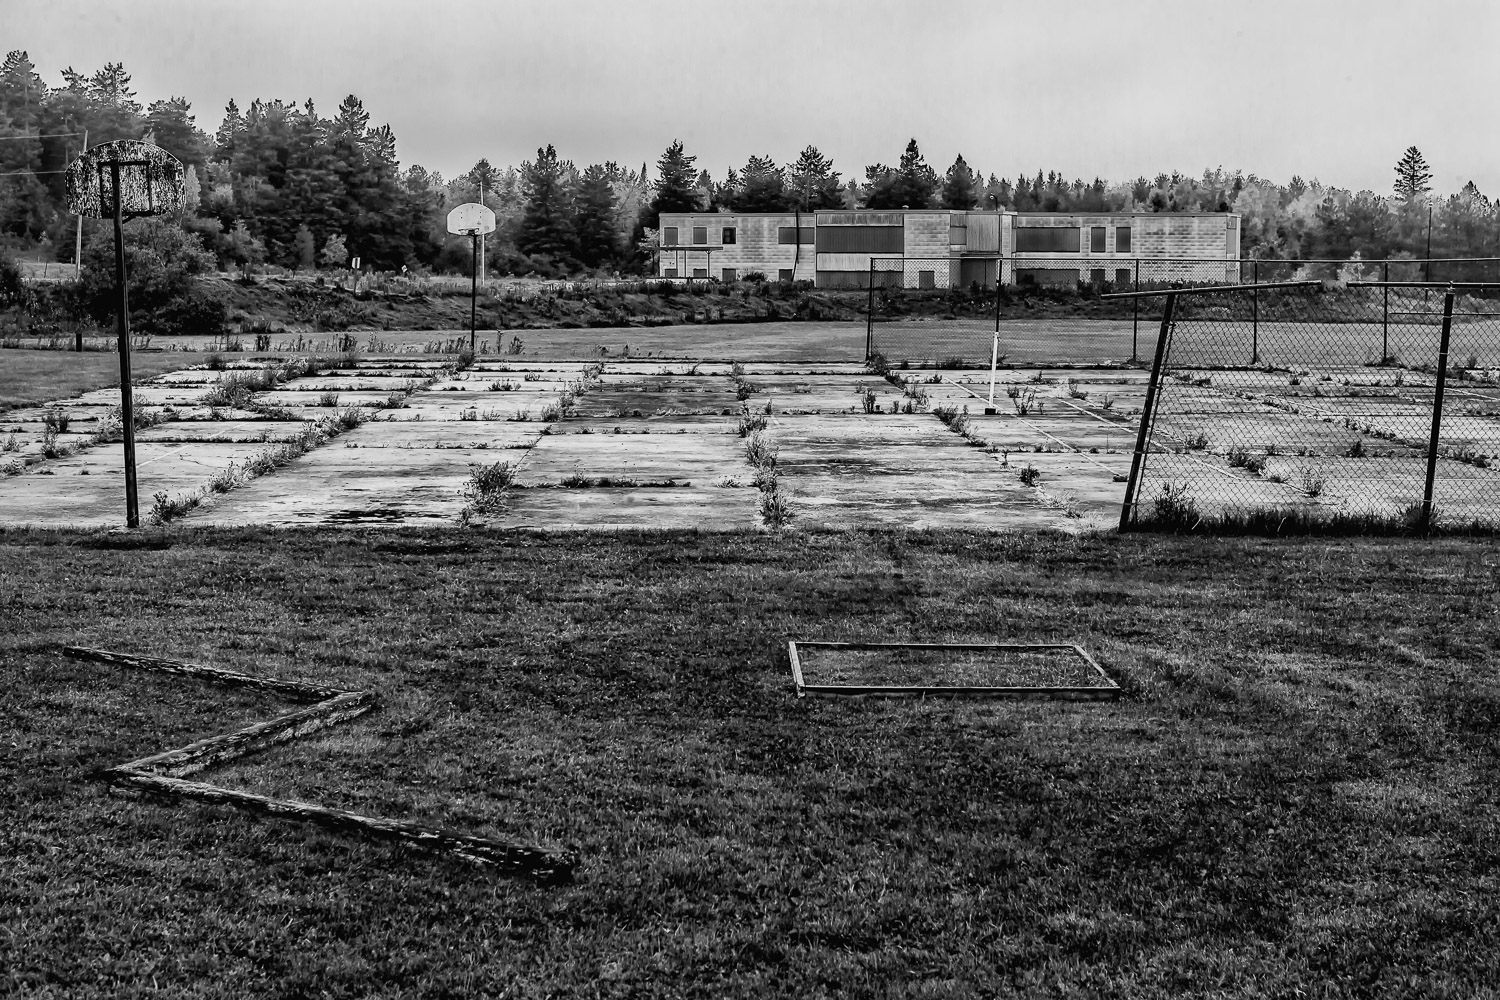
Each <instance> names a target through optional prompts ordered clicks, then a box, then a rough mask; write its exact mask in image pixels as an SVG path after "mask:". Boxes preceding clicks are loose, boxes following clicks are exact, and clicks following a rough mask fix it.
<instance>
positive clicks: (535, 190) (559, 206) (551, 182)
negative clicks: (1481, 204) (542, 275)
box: [516, 143, 573, 266]
mask: <svg viewBox="0 0 1500 1000" xmlns="http://www.w3.org/2000/svg"><path fill="white" fill-rule="evenodd" d="M563 178H564V169H563V164H561V163H559V162H558V159H557V150H556V149H554V148H553V146H552V144H551V143H548V144H547V146H546V147H545V148H543V149H538V150H537V151H536V160H535V161H534V162H530V163H523V164H521V188H522V191H523V192H524V193H525V196H526V208H525V210H524V211H523V212H522V214H521V228H520V232H519V233H518V234H517V237H516V247H517V249H519V250H520V251H521V252H522V253H524V254H527V255H530V256H533V257H541V256H545V257H550V258H551V259H552V260H554V261H557V262H559V263H561V264H563V265H564V266H566V264H567V263H569V262H571V260H572V257H573V254H572V250H573V241H572V234H571V233H570V232H569V227H568V225H567V222H566V218H567V215H568V192H567V190H566V189H565V187H564V179H563Z"/></svg>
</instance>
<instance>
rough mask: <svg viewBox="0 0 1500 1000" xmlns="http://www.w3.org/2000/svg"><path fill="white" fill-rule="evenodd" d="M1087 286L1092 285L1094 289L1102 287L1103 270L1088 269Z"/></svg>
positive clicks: (1100, 268)
mask: <svg viewBox="0 0 1500 1000" xmlns="http://www.w3.org/2000/svg"><path fill="white" fill-rule="evenodd" d="M1089 284H1091V285H1093V286H1094V287H1095V288H1103V287H1104V268H1102V267H1096V268H1092V269H1090V271H1089Z"/></svg>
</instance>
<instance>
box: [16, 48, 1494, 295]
mask: <svg viewBox="0 0 1500 1000" xmlns="http://www.w3.org/2000/svg"><path fill="white" fill-rule="evenodd" d="M61 76H62V85H61V86H56V87H52V86H48V85H47V84H46V83H45V81H43V79H42V78H41V76H40V74H39V73H38V72H37V70H36V68H35V66H33V65H32V63H31V61H30V59H29V58H28V56H27V54H26V53H25V52H24V51H20V50H16V51H12V52H10V53H9V54H8V55H7V56H6V58H5V61H4V64H3V66H0V239H4V240H5V241H7V242H8V243H10V244H11V245H13V246H30V247H34V246H37V245H39V244H40V245H44V246H50V247H51V248H52V249H53V251H54V253H55V255H56V256H57V258H58V259H71V255H72V238H71V236H72V229H73V225H74V222H73V218H72V216H70V215H69V213H68V211H67V207H66V204H65V199H64V191H63V175H62V171H63V169H64V168H65V167H66V166H67V164H68V163H69V162H70V161H71V160H72V159H73V158H74V157H76V156H77V155H78V152H79V150H80V148H81V140H82V135H81V133H82V132H84V131H85V130H87V133H88V142H89V143H90V145H93V144H97V143H99V142H104V141H109V140H112V139H124V138H145V139H149V140H150V141H153V142H155V143H157V144H158V145H160V146H162V147H163V148H165V149H166V150H168V151H169V152H171V153H172V154H173V155H174V156H176V157H177V158H178V159H179V160H181V161H182V162H183V164H184V165H185V166H186V167H187V170H188V203H189V204H188V207H187V210H186V211H185V212H184V213H183V214H182V216H181V217H180V218H179V219H177V220H176V224H177V225H179V226H180V227H181V228H182V229H183V230H184V231H185V232H186V233H187V234H188V236H189V238H190V241H192V242H194V243H195V245H197V246H199V247H201V248H202V250H203V251H204V252H205V253H206V254H208V255H209V258H210V259H212V260H213V261H214V262H215V263H216V264H217V266H218V267H220V268H224V269H227V268H235V267H239V268H246V269H249V268H252V267H254V266H256V265H259V264H263V263H271V264H276V265H279V266H282V267H287V268H297V269H313V268H318V267H340V266H345V265H347V264H348V263H349V262H350V261H351V259H352V258H355V257H358V258H359V259H360V260H361V262H362V263H363V264H364V265H366V266H369V267H373V268H378V269H382V270H399V269H401V268H403V267H405V268H408V269H411V270H435V271H467V270H468V268H469V266H470V263H471V251H470V248H469V244H468V242H467V241H465V240H461V239H456V238H451V237H449V236H448V234H447V232H446V223H445V220H446V216H447V213H448V211H449V210H450V209H451V208H453V207H454V206H456V205H458V204H462V203H464V202H473V201H482V202H483V203H484V204H486V205H488V206H489V207H490V208H492V209H493V210H494V211H495V214H496V218H497V231H496V233H495V234H494V235H493V236H492V237H490V238H489V240H488V241H487V246H486V252H487V264H488V266H489V267H490V268H491V269H492V272H493V273H496V274H504V273H514V274H540V275H544V276H563V275H576V274H590V273H592V274H601V273H611V272H616V271H618V272H625V273H631V272H639V271H643V270H646V269H647V268H649V266H650V264H651V254H652V251H653V249H654V237H655V233H656V230H657V229H658V228H659V224H660V223H659V219H660V215H661V213H663V212H718V211H732V212H779V211H808V212H811V211H817V210H819V209H829V208H869V209H892V208H939V207H940V208H950V209H973V208H980V209H1014V210H1017V211H1023V212H1026V211H1040V212H1086V213H1118V212H1138V211H1145V212H1186V211H1193V212H1230V211H1232V212H1237V213H1239V214H1240V215H1241V216H1242V224H1241V233H1242V247H1241V249H1242V253H1243V255H1244V256H1246V257H1251V256H1255V257H1263V258H1281V259H1320V258H1331V259H1339V260H1343V259H1348V258H1350V257H1353V256H1356V255H1357V256H1359V257H1361V258H1364V259H1390V258H1400V257H1422V256H1427V255H1428V253H1429V248H1430V253H1431V255H1433V256H1454V257H1466V256H1500V207H1497V204H1496V203H1495V202H1492V201H1491V200H1490V199H1489V198H1487V197H1486V196H1485V195H1483V194H1482V193H1481V192H1480V191H1479V190H1478V189H1477V188H1476V187H1475V185H1474V184H1473V183H1472V182H1471V183H1469V184H1468V185H1466V186H1465V187H1464V188H1463V190H1461V191H1459V192H1458V193H1456V194H1452V195H1449V196H1447V197H1437V196H1433V194H1432V192H1431V186H1430V181H1431V176H1432V175H1431V170H1430V168H1429V167H1428V165H1427V164H1426V162H1425V160H1424V159H1423V157H1422V155H1421V153H1420V151H1419V150H1417V149H1416V148H1415V147H1412V148H1409V149H1408V150H1407V151H1406V152H1405V153H1404V154H1403V155H1402V157H1401V159H1400V161H1399V162H1398V164H1397V166H1396V171H1395V172H1396V180H1395V183H1394V184H1393V187H1392V190H1391V193H1390V194H1379V193H1376V192H1372V191H1358V192H1352V191H1349V190H1347V189H1343V188H1339V187H1335V186H1332V185H1325V184H1323V183H1320V182H1319V181H1318V180H1316V179H1313V180H1311V181H1306V180H1303V179H1302V178H1301V177H1293V178H1292V179H1291V180H1290V181H1288V182H1287V183H1285V184H1279V183H1276V182H1274V181H1271V180H1268V179H1265V178H1261V177H1257V176H1256V175H1254V174H1245V173H1242V172H1240V171H1225V170H1224V169H1223V168H1216V169H1211V170H1205V171H1204V172H1203V173H1202V175H1201V176H1193V175H1185V174H1181V173H1177V172H1172V173H1160V174H1157V175H1156V176H1155V177H1152V178H1147V177H1144V176H1142V177H1137V178H1135V179H1133V180H1128V181H1119V182H1107V181H1105V180H1103V179H1101V178H1097V177H1096V178H1094V179H1093V180H1092V181H1084V180H1082V179H1078V178H1075V179H1071V180H1070V179H1068V178H1066V177H1065V176H1064V175H1063V174H1060V173H1058V172H1056V171H1047V172H1043V171H1041V170H1038V171H1037V172H1036V173H1035V174H1034V175H1033V174H1028V173H1022V174H1018V175H1017V176H1015V177H1014V178H1009V177H1001V176H997V175H996V174H994V173H990V174H988V175H986V174H984V173H983V172H982V171H980V170H977V169H975V168H974V167H973V166H972V165H970V164H969V163H968V162H967V161H966V160H965V158H964V157H963V156H962V155H960V156H958V157H957V158H956V159H955V160H954V162H953V163H952V164H951V165H950V166H949V167H948V168H947V169H946V170H945V171H943V172H942V173H939V172H938V171H937V170H936V169H935V168H933V167H932V166H930V165H928V164H927V163H926V162H925V160H924V158H923V156H922V153H921V150H920V148H919V146H918V144H917V141H916V140H915V139H912V140H911V141H910V142H909V143H908V144H907V146H906V148H905V150H904V151H903V152H902V153H901V155H900V157H899V158H898V159H897V160H896V162H895V164H894V165H887V164H884V163H875V164H870V165H867V166H865V167H864V168H863V170H862V171H861V172H860V173H859V175H858V176H849V177H845V176H844V174H843V173H842V172H841V171H839V170H837V169H835V165H834V162H833V160H832V159H830V158H829V157H828V156H826V155H825V154H823V153H822V152H821V151H820V150H819V149H818V148H817V147H816V146H814V145H808V146H807V147H806V148H804V149H803V150H802V152H801V153H800V154H798V156H797V157H796V158H795V159H794V160H792V161H791V162H789V163H785V164H778V163H777V162H776V161H775V160H774V159H773V158H772V157H770V156H763V155H752V156H750V157H749V158H748V159H747V160H746V162H745V163H744V165H743V166H731V167H728V168H727V169H726V170H725V171H724V172H723V173H722V174H721V175H719V176H718V177H717V178H715V177H714V176H712V175H711V173H710V172H709V171H708V170H706V169H701V168H699V167H698V165H697V157H695V156H693V155H691V154H689V153H688V152H687V151H686V150H685V148H684V146H683V144H682V143H681V142H680V141H673V142H672V143H671V144H670V145H669V146H668V147H667V148H666V149H665V150H664V151H663V153H662V154H661V156H660V157H659V158H658V159H657V162H656V164H655V171H654V174H655V176H654V177H653V176H652V172H651V170H650V169H649V168H648V165H647V164H644V163H643V164H642V165H641V167H640V169H639V170H633V169H630V168H628V167H625V166H622V165H620V164H618V163H616V162H613V161H608V162H605V163H595V164H589V165H587V166H584V167H582V168H580V167H579V166H578V165H576V164H574V163H573V162H572V161H570V160H567V159H565V158H563V157H562V156H560V155H559V153H558V151H557V150H556V149H555V148H554V147H553V146H551V145H547V146H545V147H543V148H540V149H538V150H537V152H536V156H535V158H533V159H529V160H526V161H524V162H522V163H521V164H520V165H519V166H495V165H492V164H491V163H490V162H489V160H488V159H480V160H479V161H478V162H477V163H475V164H474V166H473V167H472V168H471V169H469V170H468V171H467V172H465V173H464V174H463V175H461V176H458V177H455V178H451V179H447V178H444V177H443V176H442V175H441V174H439V173H438V172H436V171H429V170H427V169H425V168H423V167H422V166H421V165H419V164H412V165H410V166H407V167H404V168H403V167H402V165H401V163H400V161H399V160H398V158H397V153H396V136H395V134H394V133H393V132H392V130H391V128H390V127H389V126H388V125H378V126H377V125H374V124H372V122H371V119H370V115H369V113H368V112H367V111H366V110H365V108H364V106H363V104H362V103H361V102H360V100H359V99H358V98H357V97H355V96H353V95H351V96H349V97H347V98H345V99H344V101H343V102H342V103H341V104H340V105H339V107H338V109H337V111H336V112H335V113H334V114H333V115H332V116H331V117H324V116H322V115H321V114H319V112H318V110H317V109H316V108H315V107H314V105H313V102H311V101H304V102H302V103H301V104H297V103H295V102H286V101H282V100H261V99H256V100H252V101H251V102H250V103H249V104H248V105H247V106H246V107H245V108H243V109H241V108H240V106H239V105H238V104H237V103H236V102H235V101H230V102H229V105H228V107H227V108H226V109H225V114H224V118H223V122H222V124H221V125H220V126H219V128H218V129H217V131H216V132H215V133H214V134H213V135H212V136H210V135H208V134H206V133H205V132H204V131H203V130H201V129H199V128H198V127H197V125H196V121H195V116H194V115H193V112H192V105H191V104H190V103H189V102H188V100H187V99H186V98H184V97H176V96H173V97H168V98H166V99H164V100H158V101H155V102H152V103H151V104H149V105H145V106H143V105H142V104H141V103H140V102H139V100H138V99H137V94H136V93H135V91H134V90H133V89H132V88H131V78H130V74H129V73H128V72H126V70H125V68H124V66H123V65H121V64H119V63H109V64H107V65H106V66H104V67H103V68H102V69H100V70H98V71H96V72H94V73H92V74H84V73H80V72H78V71H76V70H74V69H72V68H71V67H69V68H67V69H64V70H63V71H62V73H61Z"/></svg>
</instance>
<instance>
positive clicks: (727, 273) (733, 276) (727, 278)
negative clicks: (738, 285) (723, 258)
mask: <svg viewBox="0 0 1500 1000" xmlns="http://www.w3.org/2000/svg"><path fill="white" fill-rule="evenodd" d="M730 232H734V230H732V229H731V230H730ZM739 277H740V275H739V272H738V271H736V270H735V269H734V268H732V267H726V268H724V283H725V284H728V283H729V282H731V281H738V280H739Z"/></svg>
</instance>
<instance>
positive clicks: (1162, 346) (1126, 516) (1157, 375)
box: [1120, 295, 1177, 531]
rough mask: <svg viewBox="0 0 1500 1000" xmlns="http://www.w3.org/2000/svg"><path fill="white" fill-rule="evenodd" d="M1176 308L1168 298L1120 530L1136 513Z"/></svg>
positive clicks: (1142, 413)
mask: <svg viewBox="0 0 1500 1000" xmlns="http://www.w3.org/2000/svg"><path fill="white" fill-rule="evenodd" d="M1137 301H1139V300H1137ZM1176 307H1177V296H1176V295H1168V296H1167V304H1166V307H1165V308H1164V309H1163V310H1162V314H1161V332H1160V333H1159V334H1157V337H1156V357H1155V360H1154V361H1153V362H1152V364H1151V377H1150V378H1149V379H1147V381H1146V401H1145V403H1143V404H1142V405H1141V425H1140V428H1139V429H1138V430H1137V431H1136V436H1135V454H1134V455H1132V456H1131V459H1130V478H1129V479H1128V480H1127V481H1126V483H1125V503H1124V504H1123V505H1122V506H1121V507H1120V530H1121V531H1128V530H1130V521H1131V518H1132V516H1133V515H1134V513H1135V505H1136V502H1137V498H1136V491H1137V490H1138V489H1139V488H1140V483H1141V467H1142V466H1143V465H1144V464H1145V458H1146V448H1147V447H1148V446H1149V444H1150V442H1151V422H1152V420H1153V419H1155V417H1156V394H1157V390H1158V388H1159V387H1160V385H1161V376H1162V360H1163V359H1164V358H1165V357H1166V354H1167V340H1168V338H1170V337H1171V335H1172V313H1173V312H1174V311H1175V310H1176Z"/></svg>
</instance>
